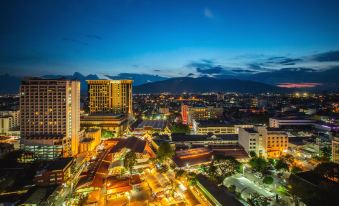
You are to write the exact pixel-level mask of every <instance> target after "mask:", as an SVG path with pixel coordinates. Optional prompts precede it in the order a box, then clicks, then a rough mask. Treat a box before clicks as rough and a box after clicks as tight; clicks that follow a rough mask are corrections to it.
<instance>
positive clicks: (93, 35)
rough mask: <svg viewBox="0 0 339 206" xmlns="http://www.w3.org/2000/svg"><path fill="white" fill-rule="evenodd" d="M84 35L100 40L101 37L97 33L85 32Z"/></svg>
mask: <svg viewBox="0 0 339 206" xmlns="http://www.w3.org/2000/svg"><path fill="white" fill-rule="evenodd" d="M86 37H87V38H89V39H96V40H102V37H101V36H99V35H97V34H87V35H86Z"/></svg>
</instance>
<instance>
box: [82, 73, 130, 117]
mask: <svg viewBox="0 0 339 206" xmlns="http://www.w3.org/2000/svg"><path fill="white" fill-rule="evenodd" d="M87 83H88V97H89V110H90V113H91V114H93V113H99V114H101V113H105V114H107V113H108V114H115V115H117V114H125V115H128V116H131V115H132V113H133V110H132V83H133V80H88V81H87Z"/></svg>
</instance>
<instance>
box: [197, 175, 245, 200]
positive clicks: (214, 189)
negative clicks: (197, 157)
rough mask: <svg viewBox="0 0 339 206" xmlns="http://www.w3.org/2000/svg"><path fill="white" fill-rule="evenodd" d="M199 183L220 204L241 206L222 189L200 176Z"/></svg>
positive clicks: (231, 195)
mask: <svg viewBox="0 0 339 206" xmlns="http://www.w3.org/2000/svg"><path fill="white" fill-rule="evenodd" d="M197 179H198V181H199V183H200V184H201V185H202V186H203V187H204V188H205V189H206V190H207V191H208V192H209V193H210V194H211V195H212V196H213V197H214V198H215V199H216V200H217V201H218V202H219V203H220V204H221V205H227V206H242V205H243V204H242V203H241V202H239V200H237V199H236V198H235V196H234V195H233V194H231V193H230V192H228V191H227V190H226V188H224V187H218V185H216V184H215V183H213V182H211V181H210V180H208V179H207V178H206V177H204V176H202V175H198V176H197Z"/></svg>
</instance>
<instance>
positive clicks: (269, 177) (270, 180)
mask: <svg viewBox="0 0 339 206" xmlns="http://www.w3.org/2000/svg"><path fill="white" fill-rule="evenodd" d="M262 182H263V183H264V184H267V185H270V184H272V183H273V177H271V176H266V177H264V179H263V181H262Z"/></svg>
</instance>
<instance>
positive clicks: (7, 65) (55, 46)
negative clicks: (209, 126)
mask: <svg viewBox="0 0 339 206" xmlns="http://www.w3.org/2000/svg"><path fill="white" fill-rule="evenodd" d="M338 6H339V3H338V2H337V1H325V2H323V1H321V2H320V1H304V0H302V1H298V2H295V1H275V2H268V1H251V2H249V1H215V2H208V1H184V2H182V1H169V2H167V1H161V2H159V1H103V2H100V3H90V2H83V1H82V2H78V1H72V2H69V1H67V2H66V1H58V2H37V1H33V2H32V3H31V4H28V5H26V4H25V5H23V4H20V3H18V2H16V1H11V2H5V3H4V6H2V8H1V9H0V11H1V17H2V18H1V20H0V25H1V27H2V28H4V29H3V32H1V34H0V37H1V38H0V43H1V45H2V48H1V50H0V72H1V74H4V73H10V74H14V75H16V76H23V75H35V76H40V75H48V74H61V75H70V74H72V73H73V72H79V71H80V72H82V73H84V74H93V73H94V74H97V75H98V76H99V77H103V76H105V75H117V74H119V73H124V72H125V73H126V72H127V73H139V74H140V73H141V74H145V73H146V74H154V75H159V76H165V77H178V76H192V77H198V76H201V75H208V76H213V75H216V74H223V75H229V74H231V75H239V76H241V75H244V74H245V75H246V74H252V73H257V72H262V71H275V70H279V69H282V68H299V67H302V68H309V69H315V70H324V69H331V68H333V67H337V66H338V65H339V54H338V53H339V52H338V50H339V38H338V36H339V29H338V28H337V27H336V22H337V15H336V9H337V8H338Z"/></svg>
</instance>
